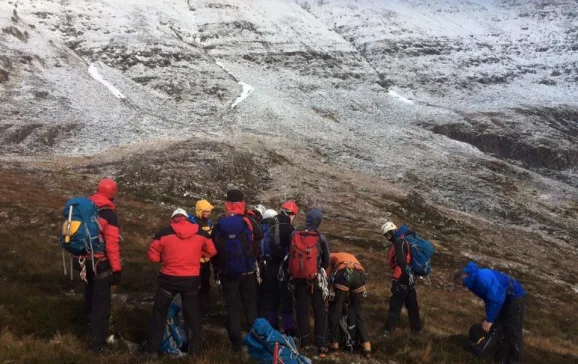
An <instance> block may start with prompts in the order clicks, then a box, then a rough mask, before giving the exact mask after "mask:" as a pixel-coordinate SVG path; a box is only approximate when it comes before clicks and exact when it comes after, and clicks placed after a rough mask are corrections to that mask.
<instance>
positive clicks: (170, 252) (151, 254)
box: [147, 216, 217, 277]
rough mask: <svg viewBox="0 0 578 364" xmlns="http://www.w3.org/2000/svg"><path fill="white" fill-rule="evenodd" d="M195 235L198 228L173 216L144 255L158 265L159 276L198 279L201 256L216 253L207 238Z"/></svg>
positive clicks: (181, 217) (208, 256) (179, 217)
mask: <svg viewBox="0 0 578 364" xmlns="http://www.w3.org/2000/svg"><path fill="white" fill-rule="evenodd" d="M198 232H199V225H197V224H193V223H191V222H190V221H189V220H188V219H187V218H186V217H184V216H176V217H175V218H174V219H173V220H172V222H171V225H170V226H168V227H166V228H164V229H162V230H161V231H160V232H159V233H158V234H157V235H156V236H155V237H154V239H153V241H152V243H151V246H150V247H149V250H148V253H147V256H148V258H149V260H150V261H151V262H153V263H162V265H163V266H162V268H161V273H162V274H165V275H168V276H177V277H196V276H199V274H200V270H201V256H203V257H207V258H210V257H212V256H214V255H215V254H217V250H216V249H215V245H214V244H213V241H212V240H211V239H209V238H207V237H206V236H203V235H200V234H197V233H198Z"/></svg>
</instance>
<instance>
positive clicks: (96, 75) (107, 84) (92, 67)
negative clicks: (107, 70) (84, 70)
mask: <svg viewBox="0 0 578 364" xmlns="http://www.w3.org/2000/svg"><path fill="white" fill-rule="evenodd" d="M88 73H90V76H92V78H94V79H95V80H97V81H98V82H100V83H101V84H103V85H104V86H105V87H106V88H107V89H108V90H109V91H110V92H111V93H112V94H113V95H114V96H115V97H116V98H118V99H121V100H122V99H125V98H126V96H125V95H124V94H123V93H122V92H120V90H119V89H117V88H116V87H114V86H113V85H112V84H111V83H110V82H108V81H107V80H105V79H104V77H102V75H101V74H100V73H99V72H98V68H97V67H96V65H95V64H94V63H91V64H90V66H89V67H88Z"/></svg>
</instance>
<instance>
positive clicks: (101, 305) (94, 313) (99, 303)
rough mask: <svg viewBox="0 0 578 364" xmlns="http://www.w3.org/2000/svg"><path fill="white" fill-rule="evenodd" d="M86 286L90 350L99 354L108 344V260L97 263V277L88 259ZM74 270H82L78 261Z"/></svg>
mask: <svg viewBox="0 0 578 364" xmlns="http://www.w3.org/2000/svg"><path fill="white" fill-rule="evenodd" d="M84 264H85V266H86V280H87V282H86V284H85V285H84V314H85V316H86V317H87V318H88V321H89V326H88V350H89V351H94V352H99V351H100V350H102V349H103V347H104V346H105V344H106V336H107V334H108V321H109V320H110V309H111V296H112V293H111V287H112V271H111V269H110V263H109V262H108V260H107V259H101V260H97V261H95V268H96V275H95V274H94V270H93V269H92V262H91V261H90V259H86V261H85V262H84ZM74 268H75V269H76V270H80V269H81V267H80V264H79V262H78V259H74Z"/></svg>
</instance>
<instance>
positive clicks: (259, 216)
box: [247, 204, 267, 223]
mask: <svg viewBox="0 0 578 364" xmlns="http://www.w3.org/2000/svg"><path fill="white" fill-rule="evenodd" d="M266 210H267V208H266V207H265V206H263V205H262V204H258V205H255V206H253V208H252V209H249V210H247V215H249V216H251V217H252V218H253V219H254V220H255V221H256V222H258V223H260V222H261V220H263V214H264V213H265V211H266Z"/></svg>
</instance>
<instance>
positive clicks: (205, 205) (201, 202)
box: [195, 200, 213, 218]
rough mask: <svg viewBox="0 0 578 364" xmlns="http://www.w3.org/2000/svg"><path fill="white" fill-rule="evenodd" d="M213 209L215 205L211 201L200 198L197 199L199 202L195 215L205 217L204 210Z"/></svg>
mask: <svg viewBox="0 0 578 364" xmlns="http://www.w3.org/2000/svg"><path fill="white" fill-rule="evenodd" d="M212 210H213V205H211V204H210V203H209V201H207V200H199V201H197V204H196V205H195V215H196V216H197V217H198V218H202V217H203V212H205V211H212Z"/></svg>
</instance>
